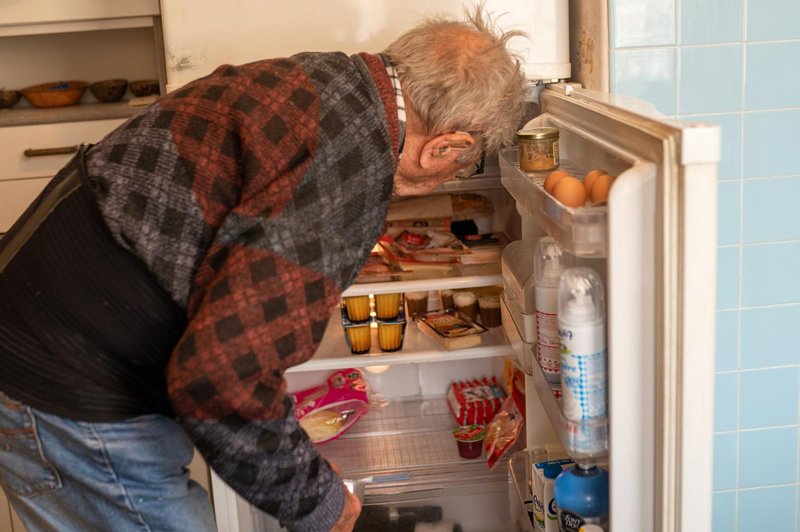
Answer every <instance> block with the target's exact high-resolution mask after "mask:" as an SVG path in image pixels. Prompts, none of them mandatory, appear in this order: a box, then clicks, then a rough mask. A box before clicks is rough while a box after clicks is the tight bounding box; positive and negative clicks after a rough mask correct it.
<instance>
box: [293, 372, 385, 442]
mask: <svg viewBox="0 0 800 532" xmlns="http://www.w3.org/2000/svg"><path fill="white" fill-rule="evenodd" d="M292 397H293V398H294V400H295V406H294V413H295V416H296V417H297V419H298V420H299V421H300V426H301V427H302V428H303V430H305V431H306V433H307V434H308V437H309V438H310V439H311V441H312V442H314V443H323V442H326V441H330V440H334V439H336V438H338V437H339V436H341V435H342V433H344V432H345V431H346V430H347V429H349V428H350V427H352V426H353V423H355V422H356V421H358V419H359V418H360V417H361V416H363V415H364V414H366V413H367V411H368V410H369V400H368V398H367V387H366V384H365V382H364V377H363V375H362V374H361V372H360V371H359V370H357V369H354V368H350V369H343V370H339V371H337V372H336V373H334V374H333V375H331V376H330V377H328V380H327V381H325V384H322V385H320V386H316V387H314V388H309V389H307V390H303V391H301V392H297V393H294V394H292Z"/></svg>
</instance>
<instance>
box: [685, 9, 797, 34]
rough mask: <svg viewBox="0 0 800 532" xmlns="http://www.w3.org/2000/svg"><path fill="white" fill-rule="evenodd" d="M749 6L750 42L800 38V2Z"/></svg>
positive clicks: (748, 25) (748, 28)
mask: <svg viewBox="0 0 800 532" xmlns="http://www.w3.org/2000/svg"><path fill="white" fill-rule="evenodd" d="M684 1H685V0H684ZM747 4H748V5H747V36H746V37H747V40H748V41H777V40H781V39H796V38H798V37H800V24H798V22H799V21H800V2H798V1H797V0H758V1H757V2H754V1H752V0H750V1H749V2H748V3H747Z"/></svg>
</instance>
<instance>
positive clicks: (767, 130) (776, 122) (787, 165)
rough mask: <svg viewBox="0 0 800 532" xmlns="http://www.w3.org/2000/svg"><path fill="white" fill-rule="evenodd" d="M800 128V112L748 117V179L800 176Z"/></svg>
mask: <svg viewBox="0 0 800 532" xmlns="http://www.w3.org/2000/svg"><path fill="white" fill-rule="evenodd" d="M781 75H783V74H781ZM798 124H800V111H798V110H791V111H769V112H761V113H745V115H744V123H743V127H744V147H743V149H744V168H743V169H742V173H743V175H744V177H762V176H763V177H773V176H780V175H791V174H800V149H798V148H797V147H798V146H800V127H798Z"/></svg>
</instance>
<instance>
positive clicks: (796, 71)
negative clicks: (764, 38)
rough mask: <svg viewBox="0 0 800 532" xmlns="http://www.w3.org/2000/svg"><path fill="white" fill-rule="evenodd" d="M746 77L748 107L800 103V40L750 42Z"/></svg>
mask: <svg viewBox="0 0 800 532" xmlns="http://www.w3.org/2000/svg"><path fill="white" fill-rule="evenodd" d="M793 1H794V2H796V3H797V5H798V6H800V2H797V0H793ZM795 26H797V27H800V17H798V18H797V20H796V21H795ZM776 73H778V74H776ZM746 78H747V79H746V80H745V89H744V107H745V109H747V110H759V109H779V108H781V107H797V106H800V42H781V43H767V44H748V45H747V74H746Z"/></svg>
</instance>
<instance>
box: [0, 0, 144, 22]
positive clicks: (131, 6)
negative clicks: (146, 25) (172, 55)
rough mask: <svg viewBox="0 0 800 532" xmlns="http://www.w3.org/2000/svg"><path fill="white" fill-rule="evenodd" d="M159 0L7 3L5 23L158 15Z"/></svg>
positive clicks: (38, 0) (73, 0) (29, 0)
mask: <svg viewBox="0 0 800 532" xmlns="http://www.w3.org/2000/svg"><path fill="white" fill-rule="evenodd" d="M158 11H159V9H158V0H114V1H113V2H108V1H106V0H72V1H71V2H62V1H61V0H26V1H25V2H7V3H5V5H4V6H3V23H2V25H3V26H5V25H12V24H42V23H48V22H67V21H73V20H87V19H99V18H122V17H141V16H147V15H158Z"/></svg>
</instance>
